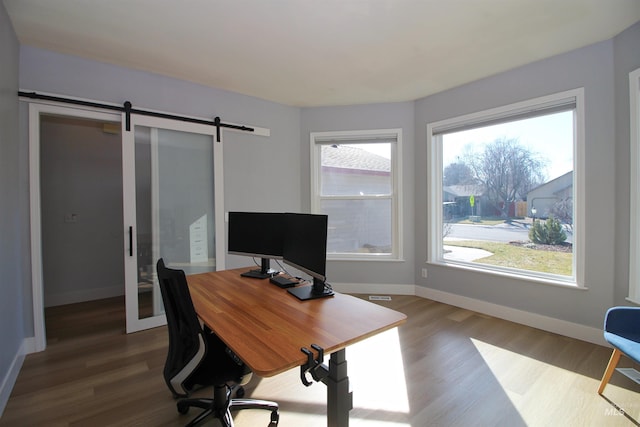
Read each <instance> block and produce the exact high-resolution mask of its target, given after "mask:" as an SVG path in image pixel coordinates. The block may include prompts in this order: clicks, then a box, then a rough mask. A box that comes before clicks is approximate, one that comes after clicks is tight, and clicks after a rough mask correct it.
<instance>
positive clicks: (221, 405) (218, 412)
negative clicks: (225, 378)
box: [177, 385, 280, 427]
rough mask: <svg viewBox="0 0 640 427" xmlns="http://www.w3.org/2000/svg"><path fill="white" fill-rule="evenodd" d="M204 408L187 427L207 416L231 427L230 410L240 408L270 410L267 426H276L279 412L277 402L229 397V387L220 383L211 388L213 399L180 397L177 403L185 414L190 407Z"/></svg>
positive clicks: (226, 426)
mask: <svg viewBox="0 0 640 427" xmlns="http://www.w3.org/2000/svg"><path fill="white" fill-rule="evenodd" d="M192 406H193V407H196V408H202V409H204V411H203V412H201V413H200V414H199V415H198V416H196V417H195V418H194V419H192V420H191V421H190V422H189V423H188V424H187V427H192V426H195V425H196V424H198V423H199V422H200V421H202V420H204V419H205V418H207V417H210V416H211V417H214V418H217V419H219V420H220V423H221V424H222V426H223V427H233V425H234V424H233V418H232V417H231V411H239V410H241V409H266V410H268V411H271V420H270V421H269V424H268V425H267V426H268V427H277V425H278V421H279V418H280V414H279V412H278V404H277V403H275V402H271V401H268V400H259V399H231V388H230V387H228V386H226V385H222V386H215V387H214V389H213V399H181V400H179V401H178V403H177V408H178V412H180V413H181V414H186V413H187V412H188V411H189V408H190V407H192Z"/></svg>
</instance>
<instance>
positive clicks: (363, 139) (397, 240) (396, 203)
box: [309, 128, 403, 261]
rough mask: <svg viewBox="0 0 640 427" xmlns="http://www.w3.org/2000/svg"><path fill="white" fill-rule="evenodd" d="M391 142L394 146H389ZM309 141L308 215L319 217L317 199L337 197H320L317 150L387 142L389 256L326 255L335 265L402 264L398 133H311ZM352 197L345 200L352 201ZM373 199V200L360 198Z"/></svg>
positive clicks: (373, 131) (399, 138)
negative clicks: (376, 262)
mask: <svg viewBox="0 0 640 427" xmlns="http://www.w3.org/2000/svg"><path fill="white" fill-rule="evenodd" d="M394 140H395V143H394V142H393V141H394ZM309 141H310V158H311V161H310V165H311V168H310V173H311V180H310V181H311V192H310V195H311V197H310V198H311V212H312V213H321V211H320V201H321V199H323V198H324V199H336V200H337V199H340V198H341V196H335V197H332V196H328V197H327V196H321V194H320V185H321V178H320V177H321V165H320V161H321V155H320V148H321V147H322V146H323V145H327V144H330V143H332V142H333V143H336V142H339V143H342V144H357V143H373V142H376V141H378V142H391V195H390V199H391V245H392V247H391V253H390V254H368V253H345V252H340V253H329V252H327V260H339V261H402V260H403V238H402V235H403V233H402V230H403V225H402V218H403V216H402V174H401V173H400V171H401V168H400V165H401V161H402V160H401V159H402V129H401V128H394V129H369V130H350V131H328V132H311V133H310V136H309ZM352 198H354V197H349V199H352ZM363 198H364V199H373V198H375V197H373V196H372V197H366V196H365V197H363Z"/></svg>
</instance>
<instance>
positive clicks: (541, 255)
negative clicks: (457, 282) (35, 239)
mask: <svg viewBox="0 0 640 427" xmlns="http://www.w3.org/2000/svg"><path fill="white" fill-rule="evenodd" d="M444 244H445V245H447V246H461V247H465V248H476V249H484V250H485V251H489V252H491V253H492V254H493V255H491V256H488V257H486V258H480V259H477V260H475V261H473V262H477V263H481V264H490V265H498V266H502V267H511V268H520V269H523V270H531V271H540V272H544V273H552V274H561V275H565V276H571V274H572V258H573V254H571V253H565V252H554V251H543V250H538V249H529V248H523V247H520V246H514V245H510V244H508V243H498V242H484V241H476V240H454V241H445V243H444Z"/></svg>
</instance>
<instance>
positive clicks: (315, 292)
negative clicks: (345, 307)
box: [287, 278, 333, 301]
mask: <svg viewBox="0 0 640 427" xmlns="http://www.w3.org/2000/svg"><path fill="white" fill-rule="evenodd" d="M287 292H289V293H290V294H292V295H294V296H295V297H296V298H298V299H299V300H301V301H307V300H310V299H317V298H326V297H331V296H333V291H332V290H331V288H327V287H326V286H325V283H324V282H322V281H320V280H318V279H315V278H314V279H313V285H306V286H297V287H295V288H289V289H287Z"/></svg>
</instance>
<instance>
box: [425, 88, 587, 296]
mask: <svg viewBox="0 0 640 427" xmlns="http://www.w3.org/2000/svg"><path fill="white" fill-rule="evenodd" d="M570 102H575V116H574V117H575V120H574V123H575V129H574V147H573V153H574V156H573V180H574V185H573V200H574V218H573V229H574V236H573V237H574V241H573V275H572V276H571V277H569V276H560V275H553V274H548V273H541V272H535V271H528V270H519V269H512V268H505V267H499V266H491V265H487V264H480V263H471V262H464V261H456V260H450V259H445V258H444V252H443V235H442V221H443V217H442V216H443V215H442V170H443V160H442V143H441V137H438V136H437V135H438V134H441V133H442V132H443V131H445V132H446V131H449V130H454V129H461V128H464V127H476V126H478V127H481V126H484V125H485V124H486V125H489V124H494V123H495V122H498V121H509V120H510V119H511V118H513V119H514V120H515V119H516V118H517V117H525V116H529V115H530V116H535V115H536V111H540V110H548V109H550V108H553V107H554V106H561V105H565V104H568V103H570ZM584 147H585V144H584V88H578V89H573V90H569V91H565V92H560V93H556V94H552V95H548V96H543V97H539V98H535V99H530V100H527V101H523V102H518V103H514V104H510V105H505V106H502V107H498V108H492V109H489V110H484V111H480V112H476V113H472V114H467V115H464V116H459V117H453V118H450V119H446V120H441V121H438V122H433V123H428V124H427V148H428V153H429V169H428V170H429V173H428V176H427V179H428V185H427V193H428V194H427V197H428V199H427V203H428V206H429V207H428V209H427V230H428V235H427V236H426V237H427V263H428V264H438V265H446V266H449V267H456V268H462V269H471V270H473V271H477V272H484V273H489V274H496V275H500V276H507V277H511V278H516V279H523V280H527V281H532V282H536V283H544V284H551V285H560V286H566V287H573V288H580V289H585V288H586V286H585V283H584V213H585V204H584V203H585V201H584V200H585V198H584V188H585V185H584Z"/></svg>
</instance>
